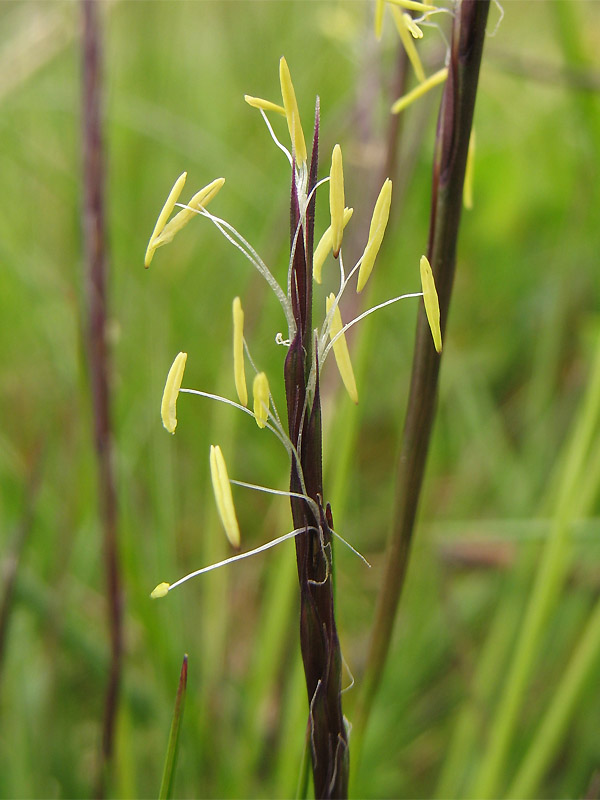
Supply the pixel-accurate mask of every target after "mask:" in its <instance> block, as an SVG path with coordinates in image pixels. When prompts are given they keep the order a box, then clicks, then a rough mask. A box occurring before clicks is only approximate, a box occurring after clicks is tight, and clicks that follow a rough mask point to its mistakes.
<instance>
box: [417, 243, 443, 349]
mask: <svg viewBox="0 0 600 800" xmlns="http://www.w3.org/2000/svg"><path fill="white" fill-rule="evenodd" d="M419 266H420V269H421V286H422V287H423V303H424V304H425V314H426V315H427V321H428V322H429V328H430V329H431V336H432V337H433V344H434V346H435V349H436V350H437V352H438V353H441V352H442V331H441V328H440V303H439V300H438V295H437V291H436V288H435V282H434V280H433V272H432V271H431V264H430V263H429V261H428V259H427V258H426V256H421V262H420V265H419Z"/></svg>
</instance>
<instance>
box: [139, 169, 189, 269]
mask: <svg viewBox="0 0 600 800" xmlns="http://www.w3.org/2000/svg"><path fill="white" fill-rule="evenodd" d="M186 178H187V172H183V173H182V174H181V175H180V176H179V177H178V178H177V180H176V181H175V184H174V186H173V188H172V189H171V191H170V192H169V196H168V197H167V202H166V203H165V204H164V206H163V207H162V210H161V212H160V214H159V215H158V219H157V220H156V225H155V226H154V230H153V231H152V236H151V237H150V241H149V242H148V247H147V248H146V256H145V258H144V266H145V267H146V268H147V267H149V266H150V262H151V261H152V258H153V257H154V251H155V250H156V243H155V240H156V239H157V238H158V237H159V236H160V234H161V233H162V230H163V228H164V227H165V224H166V222H167V220H168V219H169V217H170V216H171V212H172V211H173V209H174V208H175V203H176V202H177V201H178V200H179V195H180V194H181V192H182V189H183V186H184V184H185V179H186Z"/></svg>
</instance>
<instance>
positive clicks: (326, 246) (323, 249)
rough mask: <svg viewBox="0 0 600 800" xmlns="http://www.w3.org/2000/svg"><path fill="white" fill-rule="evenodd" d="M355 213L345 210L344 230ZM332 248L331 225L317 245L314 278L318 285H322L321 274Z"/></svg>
mask: <svg viewBox="0 0 600 800" xmlns="http://www.w3.org/2000/svg"><path fill="white" fill-rule="evenodd" d="M353 211H354V209H353V208H345V209H344V219H343V224H344V228H345V227H346V225H347V224H348V222H349V221H350V217H351V216H352V213H353ZM332 247H333V233H332V232H331V225H330V226H329V227H328V228H327V230H326V231H325V233H324V234H323V236H321V238H320V240H319V244H318V245H317V247H316V249H315V253H314V256H313V278H314V279H315V280H316V282H317V283H321V273H322V271H323V264H324V263H325V259H326V258H327V256H328V255H329V253H330V252H331V248H332Z"/></svg>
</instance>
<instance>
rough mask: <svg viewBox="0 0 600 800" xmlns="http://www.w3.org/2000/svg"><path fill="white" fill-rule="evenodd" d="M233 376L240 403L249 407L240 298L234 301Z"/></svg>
mask: <svg viewBox="0 0 600 800" xmlns="http://www.w3.org/2000/svg"><path fill="white" fill-rule="evenodd" d="M233 374H234V378H235V390H236V392H237V396H238V397H239V399H240V403H241V404H242V405H243V406H247V405H248V389H247V388H246V372H245V371H244V311H243V309H242V303H241V301H240V298H239V297H236V298H235V299H234V301H233Z"/></svg>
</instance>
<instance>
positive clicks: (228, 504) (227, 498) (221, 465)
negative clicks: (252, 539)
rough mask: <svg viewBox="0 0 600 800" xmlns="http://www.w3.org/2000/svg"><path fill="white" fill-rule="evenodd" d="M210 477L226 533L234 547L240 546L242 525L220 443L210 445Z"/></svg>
mask: <svg viewBox="0 0 600 800" xmlns="http://www.w3.org/2000/svg"><path fill="white" fill-rule="evenodd" d="M210 477H211V480H212V485H213V491H214V493H215V500H216V502H217V510H218V512H219V517H220V518H221V522H222V523H223V528H224V529H225V535H226V536H227V538H228V539H229V542H230V544H231V545H232V546H233V547H239V546H240V527H239V525H238V521H237V517H236V515H235V508H234V507H233V497H232V495H231V484H230V483H229V475H228V474H227V467H226V466H225V459H224V458H223V453H222V452H221V448H220V447H219V445H212V444H211V446H210Z"/></svg>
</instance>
